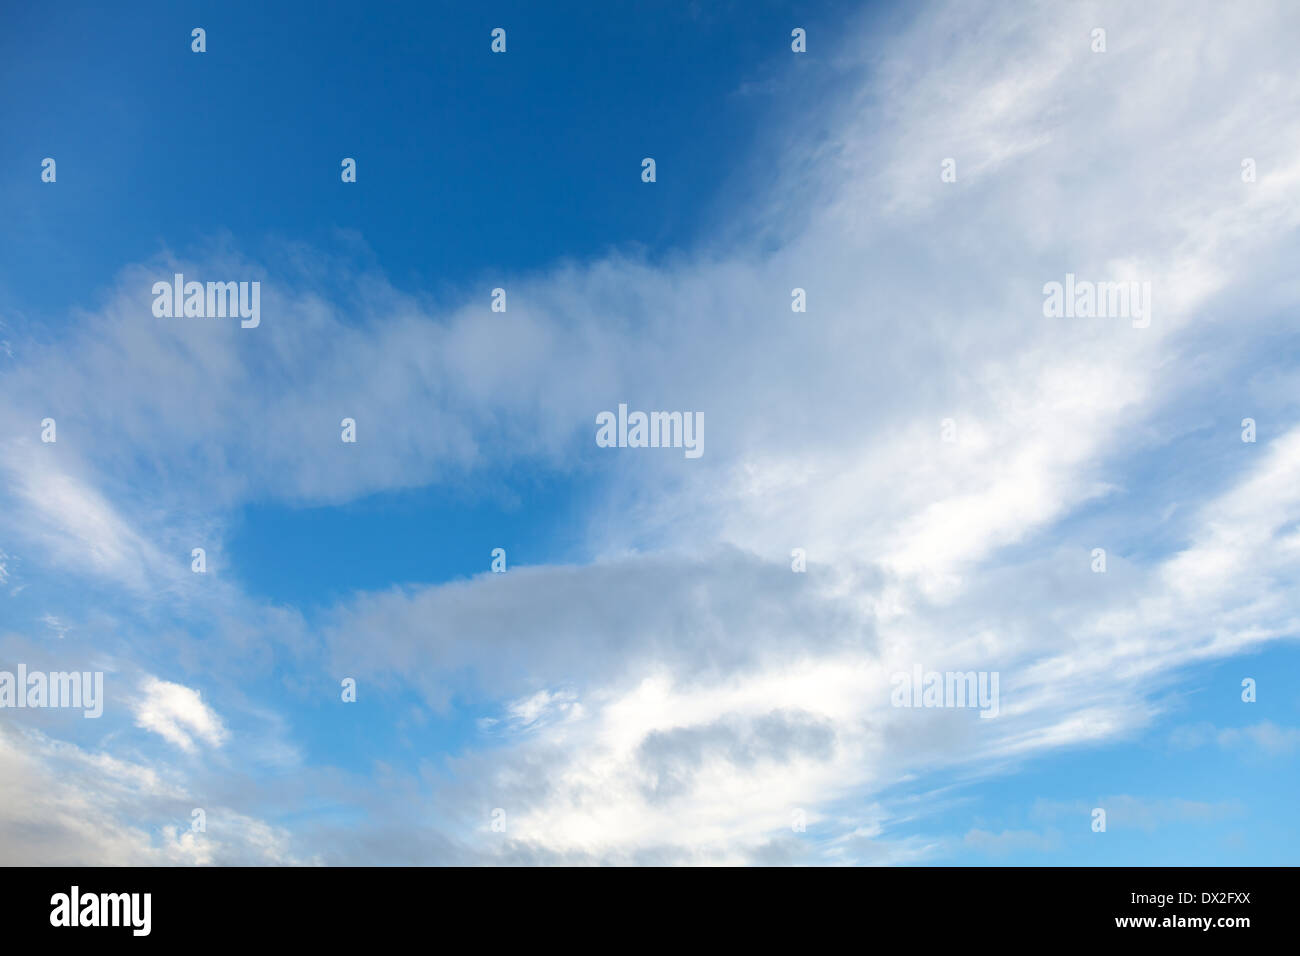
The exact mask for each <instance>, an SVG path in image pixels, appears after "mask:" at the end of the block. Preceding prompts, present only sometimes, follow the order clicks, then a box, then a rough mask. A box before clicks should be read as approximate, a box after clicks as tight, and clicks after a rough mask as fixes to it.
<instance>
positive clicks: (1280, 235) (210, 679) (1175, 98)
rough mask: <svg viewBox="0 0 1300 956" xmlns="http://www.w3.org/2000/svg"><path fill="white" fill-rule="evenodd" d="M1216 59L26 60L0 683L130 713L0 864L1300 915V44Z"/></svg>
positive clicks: (337, 27)
mask: <svg viewBox="0 0 1300 956" xmlns="http://www.w3.org/2000/svg"><path fill="white" fill-rule="evenodd" d="M1191 6H1192V8H1194V9H1189V7H1188V5H1187V4H1164V3H1152V4H1150V5H1144V6H1143V7H1142V9H1133V8H1132V7H1131V5H1121V4H1106V3H1100V4H1071V5H1068V6H1067V5H1059V4H1041V5H1026V6H1024V7H1023V8H1020V9H1001V8H997V7H988V8H980V7H978V6H972V5H969V4H962V3H924V4H867V5H862V4H847V3H843V4H841V3H822V4H806V5H804V4H777V3H759V4H749V3H747V4H740V3H732V4H640V5H626V6H624V5H618V6H615V7H613V8H610V9H609V10H606V11H604V12H602V13H601V14H600V15H599V16H595V15H593V14H592V13H591V11H590V8H589V7H587V6H584V5H579V4H573V5H569V6H563V7H554V6H548V7H547V8H546V9H542V8H540V7H539V6H538V5H536V4H501V5H493V6H491V7H490V8H477V7H470V8H448V9H441V8H432V7H430V6H429V5H428V4H384V5H383V6H382V8H381V9H370V8H367V7H365V6H359V7H345V6H343V5H339V4H324V5H321V4H284V5H277V6H276V7H275V9H274V10H272V11H268V10H267V9H266V8H265V5H261V4H246V3H234V4H231V3H223V4H190V5H182V6H176V5H174V4H148V5H142V6H139V7H136V8H134V9H133V10H132V11H131V12H130V13H125V14H124V13H122V12H121V11H107V10H104V9H102V8H100V7H97V6H95V5H90V4H56V5H55V6H54V7H53V8H49V7H46V8H42V9H41V10H40V11H31V10H12V11H6V13H5V20H6V24H5V29H4V30H2V31H0V124H3V128H4V129H5V136H4V137H3V139H2V140H0V171H2V172H3V175H0V213H2V214H3V219H4V222H5V224H6V228H5V229H4V230H0V263H3V265H0V672H3V671H14V670H15V669H16V668H17V666H18V665H19V664H20V663H21V664H23V665H25V666H26V667H27V668H28V670H45V671H62V670H70V669H76V670H80V671H102V672H104V674H105V697H106V699H105V707H104V714H103V716H102V717H100V718H98V719H86V718H84V717H82V715H81V713H80V712H79V711H75V710H71V709H44V710H39V709H38V710H33V709H24V710H14V709H8V708H0V860H3V861H4V862H8V863H44V862H58V863H71V864H78V863H81V864H135V863H178V864H212V863H217V864H228V863H247V864H270V863H325V864H390V863H391V864H440V863H471V864H479V863H488V864H491V863H507V864H515V863H650V864H654V863H670V864H691V863H728V864H748V863H778V864H812V865H821V864H865V865H872V864H882V863H884V864H906V865H1024V864H1045V865H1072V864H1074V865H1106V864H1119V865H1154V864H1177V865H1181V864H1187V865H1193V864H1287V863H1291V862H1294V859H1295V856H1296V850H1297V847H1298V846H1300V834H1297V826H1296V824H1295V823H1294V821H1293V820H1292V814H1291V813H1290V812H1289V811H1290V808H1291V806H1292V805H1293V803H1294V794H1295V793H1296V790H1297V784H1298V783H1300V780H1298V779H1297V753H1300V693H1298V692H1297V686H1298V680H1300V659H1298V658H1297V655H1296V646H1295V638H1296V634H1297V627H1298V624H1297V622H1300V606H1298V605H1297V603H1296V598H1295V591H1296V589H1295V587H1294V582H1295V579H1296V571H1297V568H1298V566H1300V538H1298V537H1297V529H1298V528H1300V480H1298V479H1300V406H1298V405H1297V400H1296V396H1297V395H1300V390H1297V389H1296V388H1295V380H1296V360H1295V349H1294V332H1293V329H1292V323H1291V320H1290V317H1291V316H1292V315H1294V310H1295V305H1296V285H1295V281H1294V277H1293V273H1294V262H1295V254H1296V251H1297V249H1296V242H1297V231H1296V230H1297V226H1300V198H1298V197H1300V164H1298V162H1297V160H1296V157H1297V156H1300V122H1297V121H1296V120H1295V119H1294V117H1295V116H1297V115H1300V112H1297V110H1296V109H1295V107H1297V106H1300V81H1297V80H1296V79H1295V78H1294V75H1293V74H1294V69H1293V66H1292V57H1293V51H1292V50H1291V49H1290V48H1289V46H1288V44H1287V43H1286V42H1285V39H1286V37H1288V36H1293V35H1294V30H1295V27H1296V24H1295V18H1296V14H1295V12H1294V11H1292V10H1289V9H1288V8H1287V7H1286V5H1284V4H1277V5H1274V4H1268V3H1261V4H1259V5H1258V10H1257V11H1254V12H1253V14H1252V16H1251V17H1250V18H1238V19H1236V20H1233V21H1232V22H1230V23H1226V24H1225V23H1223V22H1221V15H1219V14H1216V13H1215V12H1214V7H1213V6H1210V5H1206V6H1204V7H1198V6H1197V5H1195V4H1193V5H1191ZM194 27H203V28H204V29H205V30H206V33H207V37H206V40H207V50H206V52H203V53H195V52H192V51H191V49H190V30H191V29H192V28H194ZM495 27H502V28H504V29H505V30H506V31H507V50H506V52H505V53H503V54H494V53H492V52H491V50H490V39H491V38H490V32H491V30H492V29H493V28H495ZM796 27H797V28H801V29H803V30H805V31H806V33H807V52H806V53H795V52H794V51H792V49H791V30H793V29H794V28H796ZM1097 28H1103V29H1105V31H1106V49H1105V50H1104V51H1102V50H1095V49H1093V47H1094V46H1095V45H1096V38H1095V35H1094V33H1093V31H1094V30H1096V29H1097ZM1188 50H1195V51H1198V56H1197V57H1194V58H1192V57H1188V56H1186V55H1185V54H1186V51H1188ZM647 156H650V157H654V158H655V160H656V164H657V170H656V171H657V177H656V181H655V182H653V183H646V182H643V181H642V178H641V161H642V159H643V157H647ZM45 157H52V158H54V159H55V160H56V162H57V179H56V181H55V182H53V183H49V182H43V181H42V179H41V174H40V173H41V161H42V159H43V158H45ZM344 157H353V158H355V159H356V161H357V169H358V176H357V182H356V183H344V182H342V181H341V179H340V162H341V160H342V159H343V158H344ZM949 158H952V159H953V160H955V169H956V178H955V181H945V179H944V177H943V176H942V175H941V173H942V169H943V163H944V161H945V160H946V159H949ZM1245 158H1250V159H1251V161H1252V162H1253V164H1254V166H1255V168H1256V169H1257V176H1256V177H1254V178H1252V179H1250V180H1247V179H1245V178H1244V177H1243V175H1242V162H1243V160H1244V159H1245ZM176 272H183V273H184V274H185V275H186V277H187V279H196V280H199V281H204V280H211V281H257V282H259V283H260V289H261V296H262V298H261V324H260V325H259V326H258V327H257V328H250V329H244V328H241V327H240V324H239V322H238V321H233V320H228V319H206V318H197V317H189V318H159V317H157V316H155V315H154V314H153V312H152V309H151V304H152V301H153V294H152V291H151V289H152V286H153V283H154V282H155V281H157V280H159V279H162V280H166V281H170V279H171V276H172V275H173V274H174V273H176ZM1067 273H1071V274H1075V275H1077V276H1079V277H1081V278H1088V279H1091V280H1093V281H1125V282H1128V281H1134V282H1139V283H1141V282H1148V283H1150V286H1151V288H1152V289H1153V298H1152V301H1153V303H1154V305H1153V314H1152V317H1151V321H1150V323H1149V326H1146V327H1142V326H1140V324H1139V323H1137V322H1131V321H1130V319H1129V317H1127V316H1099V317H1094V318H1070V319H1065V318H1049V317H1047V316H1046V315H1045V313H1044V308H1043V298H1044V292H1043V287H1044V284H1045V283H1049V282H1053V281H1062V279H1063V278H1064V276H1065V275H1066V274H1067ZM498 287H501V288H504V289H505V290H506V292H507V297H508V307H507V310H506V311H505V312H494V311H492V309H491V308H490V305H491V292H492V290H493V289H494V288H498ZM795 288H800V289H804V290H805V292H806V297H807V311H806V312H795V311H792V309H791V301H792V290H793V289H795ZM620 404H627V405H628V406H629V407H631V408H632V409H645V410H654V409H658V410H674V411H683V412H698V413H700V414H702V416H703V420H704V421H705V422H706V425H707V427H706V428H705V431H704V448H705V452H704V454H703V455H702V456H701V457H699V458H694V459H692V458H687V457H685V456H684V455H683V454H682V453H681V451H679V450H676V449H648V448H644V449H638V448H602V447H599V446H598V445H597V442H596V439H595V435H596V429H595V421H596V416H597V415H598V414H599V413H601V412H602V411H605V410H612V409H616V408H617V407H618V406H619V405H620ZM345 417H350V418H353V419H354V420H355V421H356V423H357V432H358V439H357V441H356V442H355V443H348V442H344V441H341V440H340V431H341V429H340V423H341V420H342V419H343V418H345ZM1247 417H1249V418H1252V419H1253V420H1254V421H1255V423H1256V429H1257V434H1256V440H1255V441H1253V442H1245V441H1243V440H1242V420H1243V419H1244V418H1247ZM46 418H53V419H54V420H55V421H56V422H57V440H56V441H55V442H46V441H42V421H43V420H44V419H46ZM949 421H951V423H952V430H951V434H948V433H947V432H946V426H945V424H944V423H945V422H949ZM945 436H947V437H950V438H951V439H952V440H951V441H949V440H946V437H945ZM196 547H202V548H203V549H204V550H205V553H206V561H207V565H206V570H205V572H204V573H202V574H196V573H194V572H193V571H192V569H191V553H192V549H193V548H196ZM495 548H502V549H504V550H505V552H506V556H507V557H506V562H507V569H506V571H505V572H504V573H493V572H492V571H491V569H490V565H491V562H492V557H491V556H492V552H493V549H495ZM1095 548H1104V549H1105V551H1106V570H1105V572H1104V573H1097V572H1095V571H1094V570H1093V567H1092V565H1093V563H1094V558H1093V549H1095ZM793 549H803V550H804V551H805V552H806V554H807V571H806V572H804V573H796V572H794V571H793V570H792V557H791V552H792V550H793ZM914 666H920V667H922V668H923V669H925V670H935V671H939V672H959V673H965V672H970V671H974V672H979V673H996V674H998V675H999V677H1000V708H999V713H998V715H997V716H996V717H995V718H993V719H982V718H981V717H980V716H979V715H978V713H976V712H975V710H973V709H971V708H962V707H951V706H950V707H941V708H933V709H910V708H900V707H895V706H892V705H891V702H890V690H891V678H892V676H893V675H895V674H898V673H910V672H911V670H912V668H913V667H914ZM344 678H352V679H354V680H355V681H356V682H357V699H356V701H355V702H344V701H343V700H342V699H341V696H342V695H341V691H340V682H341V681H342V680H343V679H344ZM1246 678H1251V679H1253V680H1255V681H1256V684H1257V699H1256V700H1255V701H1254V702H1250V703H1247V702H1244V701H1243V700H1242V696H1241V695H1242V681H1243V679H1246ZM196 808H197V809H203V810H204V813H205V817H206V821H207V823H206V828H205V829H203V830H201V831H196V830H194V829H193V828H192V826H191V819H192V812H193V810H194V809H196ZM1095 808H1101V809H1105V810H1106V812H1107V821H1108V825H1107V828H1106V830H1105V832H1094V831H1093V829H1092V818H1093V817H1092V815H1093V811H1094V809H1095ZM497 809H500V810H502V811H504V817H503V819H504V820H505V821H506V823H505V826H504V829H501V828H497V829H494V828H493V821H494V816H493V811H494V810H497ZM796 818H799V819H802V820H803V822H804V826H802V827H801V828H799V827H795V826H793V825H792V820H793V819H796Z"/></svg>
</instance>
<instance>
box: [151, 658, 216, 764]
mask: <svg viewBox="0 0 1300 956" xmlns="http://www.w3.org/2000/svg"><path fill="white" fill-rule="evenodd" d="M140 690H141V693H142V694H143V696H141V697H139V698H137V699H136V700H135V701H134V702H133V704H132V710H133V712H134V714H135V722H136V726H138V727H143V728H144V729H145V730H150V731H153V732H154V733H156V734H159V735H161V736H162V737H163V738H165V739H166V740H167V741H168V742H170V743H172V744H175V745H176V746H177V747H179V748H180V749H181V750H184V751H186V752H187V753H188V752H192V751H194V750H195V744H196V739H195V738H197V742H202V743H205V744H207V745H208V746H211V747H220V746H221V745H222V744H223V743H224V742H225V740H226V738H227V736H228V732H227V730H226V728H225V726H224V725H223V724H222V722H221V718H220V717H218V716H217V714H216V712H215V711H213V710H212V708H210V707H208V706H207V705H206V704H204V703H203V700H202V698H201V697H200V696H199V692H198V691H197V690H194V689H193V688H190V687H185V686H183V685H181V684H173V683H170V682H169V681H164V680H159V679H158V678H156V677H147V678H145V680H144V681H143V683H142V684H141V688H140Z"/></svg>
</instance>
